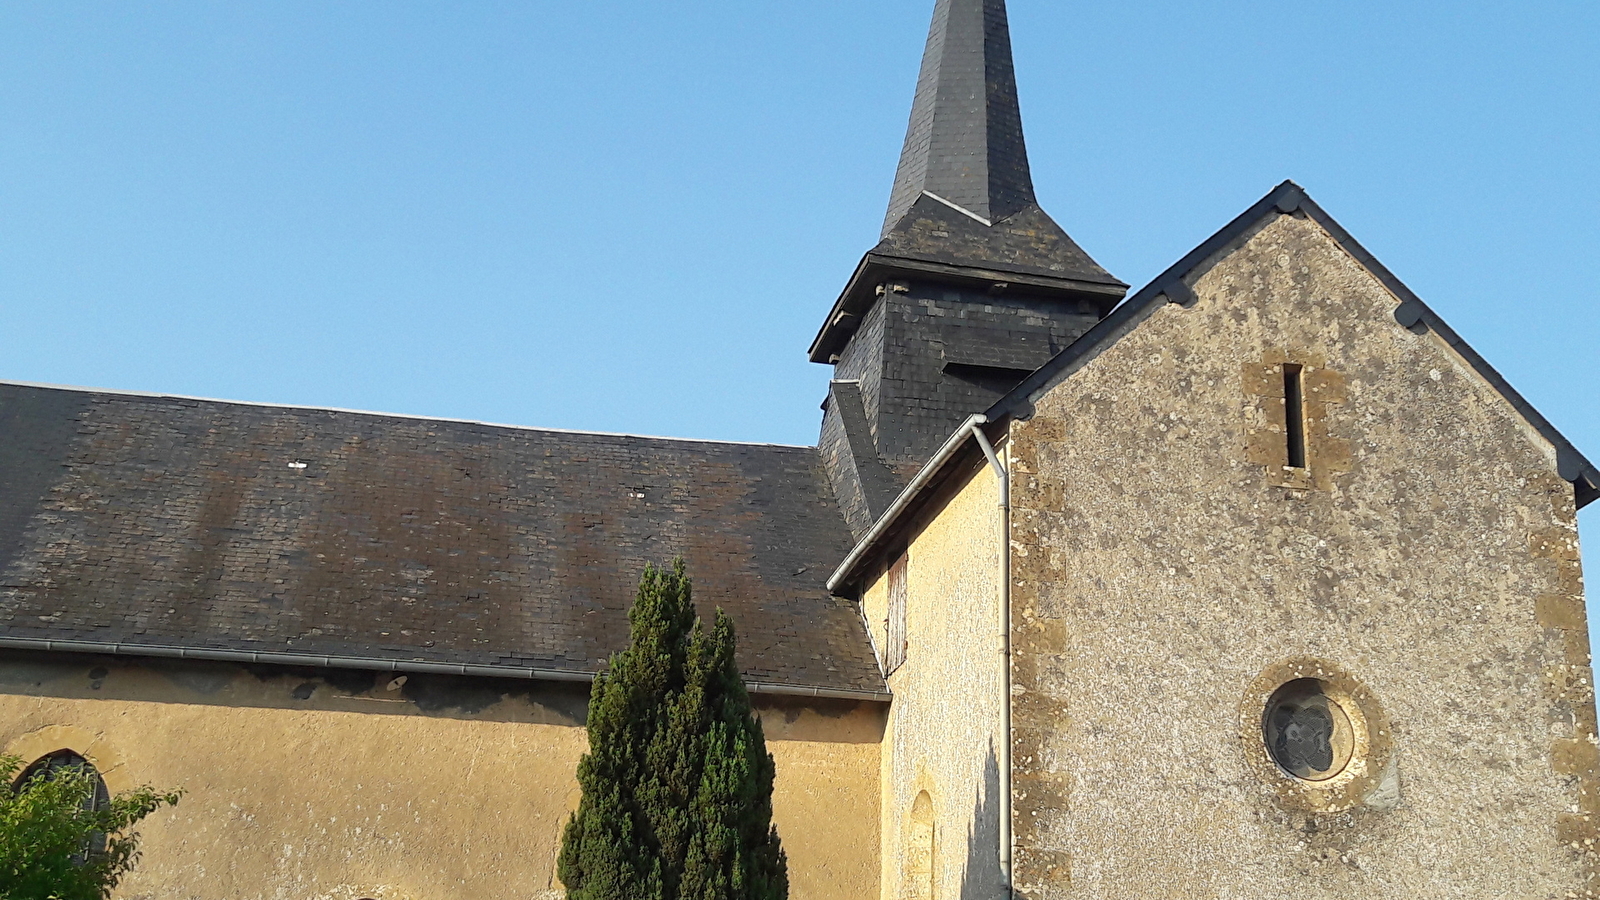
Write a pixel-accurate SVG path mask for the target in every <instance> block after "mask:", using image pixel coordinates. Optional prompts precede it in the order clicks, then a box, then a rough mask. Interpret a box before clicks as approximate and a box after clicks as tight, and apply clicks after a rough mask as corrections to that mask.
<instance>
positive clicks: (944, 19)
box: [883, 0, 1034, 237]
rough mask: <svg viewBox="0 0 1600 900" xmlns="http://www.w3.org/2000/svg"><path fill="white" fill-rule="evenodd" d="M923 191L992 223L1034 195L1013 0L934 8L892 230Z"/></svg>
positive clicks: (892, 205) (972, 0) (951, 1)
mask: <svg viewBox="0 0 1600 900" xmlns="http://www.w3.org/2000/svg"><path fill="white" fill-rule="evenodd" d="M925 193H926V194H932V195H934V196H935V197H937V198H938V199H940V200H942V201H944V202H945V203H947V204H949V205H951V206H953V207H955V208H958V209H960V210H961V211H963V212H966V213H967V214H969V215H971V216H972V217H974V218H976V219H979V220H982V221H985V222H988V223H993V222H994V221H996V220H998V219H1004V218H1008V217H1010V216H1013V215H1015V214H1017V213H1019V212H1021V211H1022V210H1023V209H1024V208H1025V207H1027V206H1028V205H1029V204H1031V203H1033V202H1034V196H1033V175H1032V173H1031V172H1029V170H1028V148H1027V145H1026V143H1025V142H1024V140H1023V137H1022V109H1021V106H1020V104H1019V103H1018V102H1017V77H1016V72H1015V70H1014V69H1013V66H1012V61H1011V32H1010V28H1009V25H1008V23H1007V20H1006V6H1005V0H939V3H938V6H937V7H936V8H935V9H934V13H933V27H932V28H931V29H930V30H929V32H928V48H927V51H926V52H925V53H924V55H923V57H922V74H921V75H920V76H919V77H918V79H917V96H916V100H915V101H914V102H913V104H912V107H911V125H910V127H909V128H907V130H906V144H905V149H904V150H902V151H901V153H900V167H899V170H898V171H897V172H896V173H895V179H894V193H893V195H892V196H891V197H890V200H889V214H888V216H887V217H886V218H885V220H884V223H883V236H884V237H888V236H889V233H890V232H891V231H893V230H894V227H895V226H896V225H898V224H900V220H901V219H903V218H905V215H906V213H908V212H910V211H911V207H912V206H913V205H914V204H915V203H916V202H917V200H918V198H920V197H921V196H922V195H923V194H925Z"/></svg>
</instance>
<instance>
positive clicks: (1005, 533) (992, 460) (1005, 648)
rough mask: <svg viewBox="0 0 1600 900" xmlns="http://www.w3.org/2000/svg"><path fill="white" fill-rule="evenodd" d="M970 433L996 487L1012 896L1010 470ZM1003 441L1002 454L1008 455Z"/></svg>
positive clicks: (1003, 779)
mask: <svg viewBox="0 0 1600 900" xmlns="http://www.w3.org/2000/svg"><path fill="white" fill-rule="evenodd" d="M969 427H970V428H971V430H972V436H973V437H974V438H976V439H977V441H978V446H980V447H982V448H983V455H984V456H987V457H988V458H989V466H990V468H992V469H994V476H995V479H996V481H997V482H998V484H999V487H1000V528H999V531H1000V534H999V537H1000V611H999V618H1000V621H999V631H1000V747H999V757H1000V759H999V766H1000V877H1001V879H1002V880H1003V882H1004V884H1003V887H1004V888H1005V893H1006V896H1008V897H1009V896H1013V895H1014V891H1013V890H1012V887H1011V864H1012V859H1011V843H1012V839H1011V473H1010V472H1009V471H1008V470H1007V469H1006V466H1005V464H1004V463H1002V462H1001V461H1000V456H999V455H998V454H996V453H995V451H994V445H993V444H990V443H989V437H988V435H985V434H984V433H983V422H981V421H974V422H973V423H972V424H971V425H970V426H969ZM1010 453H1011V451H1010V445H1009V444H1007V447H1006V455H1007V457H1008V458H1009V456H1010Z"/></svg>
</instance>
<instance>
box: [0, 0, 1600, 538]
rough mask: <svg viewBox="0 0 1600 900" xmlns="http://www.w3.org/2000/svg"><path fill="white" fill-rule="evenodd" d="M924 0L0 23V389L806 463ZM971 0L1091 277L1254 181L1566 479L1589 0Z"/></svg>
mask: <svg viewBox="0 0 1600 900" xmlns="http://www.w3.org/2000/svg"><path fill="white" fill-rule="evenodd" d="M932 5H933V4H932V0H878V2H870V3H864V2H861V0H851V2H845V0H809V2H806V3H799V4H797V3H776V2H766V0H738V2H733V0H726V2H724V0H700V2H696V3H691V4H663V3H647V2H640V0H588V2H585V3H579V4H572V3H554V2H545V0H522V2H516V3H498V2H476V3H462V2H452V3H442V2H441V3H429V2H403V0H402V2H393V0H390V2H383V3H378V2H344V3H337V4H329V3H310V2H295V0H275V2H272V3H265V2H254V3H252V2H227V3H222V2H162V0H153V2H146V3H140V4H106V3H80V2H70V0H66V2H64V0H49V2H35V0H8V2H6V3H5V4H3V5H0V122H4V123H5V124H4V127H3V128H0V335H3V336H4V343H3V345H0V346H3V348H4V352H3V353H0V378H5V379H13V380H27V381H43V382H55V383H68V384H80V385H92V386H100V387H115V388H125V389H133V390H148V391H161V392H170V393H183V394H194V395H201V396H212V397H228V398H236V399H246V400H259V401H271V402H283V403H295V404H313V405H328V406H341V407H356V408H364V409H381V410H389V411H396V412H405V413H417V414H427V415H441V416H452V417H461V418H473V419H483V420H489V421H497V422H514V423H520V424H529V425H545V426H551V427H561V428H576V429H595V430H608V431H633V432H644V433H653V434H669V435H684V436H695V437H713V438H728V439H738V440H760V441H777V442H785V443H810V442H812V441H813V440H814V436H815V430H816V426H817V423H818V416H819V413H818V410H817V403H818V402H819V401H820V399H821V397H822V394H823V390H824V384H825V380H826V377H827V370H826V369H824V368H823V367H820V366H814V365H811V364H809V363H807V362H806V361H805V354H804V351H805V348H806V346H807V345H808V343H809V341H810V338H811V337H812V335H813V334H814V333H815V330H816V328H817V326H818V325H819V324H820V322H821V319H822V317H823V315H824V313H825V312H826V311H827V309H828V306H829V304H830V303H831V301H832V300H833V299H834V297H835V296H836V295H837V292H838V290H839V288H840V287H841V286H842V285H843V283H844V281H845V279H846V277H847V276H848V275H849V273H850V271H851V269H852V267H853V266H854V265H855V263H856V261H857V260H858V259H859V257H860V255H861V253H862V252H864V251H865V250H866V249H867V248H869V247H870V246H871V245H872V243H873V242H874V240H875V238H876V235H877V229H878V227H879V225H880V224H881V218H882V215H883V209H884V206H885V204H886V201H887V198H888V191H889V183H890V179H891V177H892V175H893V170H894V164H895V159H896V155H897V153H898V151H899V147H900V141H901V138H902V137H903V135H904V130H905V122H906V116H907V113H908V111H909V108H910V102H911V94H912V89H913V85H914V81H915V77H916V68H917V62H918V59H919V56H920V53H921V50H922V42H923V39H924V37H925V35H926V29H927V22H928V17H929V14H930V12H931V8H932ZM1011 7H1012V8H1011V15H1012V26H1013V33H1014V37H1015V40H1016V53H1017V68H1018V73H1019V77H1020V79H1021V88H1022V95H1023V110H1024V118H1025V123H1026V126H1027V130H1028V138H1029V144H1030V149H1031V151H1032V156H1033V165H1034V172H1035V178H1036V180H1037V182H1038V191H1039V195H1040V198H1041V200H1042V202H1043V203H1044V205H1045V207H1046V208H1047V209H1048V210H1050V211H1051V212H1052V213H1053V214H1054V215H1055V217H1056V218H1057V220H1058V221H1060V222H1061V223H1062V224H1063V225H1064V226H1065V227H1066V228H1067V229H1068V230H1069V231H1070V232H1072V233H1073V235H1074V236H1076V237H1077V238H1078V239H1079V241H1080V242H1081V243H1082V244H1083V245H1084V246H1085V247H1086V248H1087V249H1088V250H1089V251H1090V252H1091V253H1092V254H1094V255H1095V257H1096V258H1098V259H1099V260H1100V262H1102V263H1103V264H1105V265H1106V266H1107V267H1108V268H1109V269H1110V270H1111V271H1112V272H1114V273H1115V274H1117V275H1119V276H1120V277H1121V278H1122V279H1123V280H1125V281H1128V282H1131V283H1133V284H1134V285H1136V286H1137V285H1140V284H1142V283H1143V282H1144V281H1146V280H1147V279H1149V278H1150V277H1152V276H1154V275H1155V274H1156V273H1158V272H1159V271H1161V270H1162V269H1163V268H1165V267H1166V266H1167V265H1169V264H1170V263H1172V262H1173V261H1175V260H1176V259H1177V258H1178V257H1180V256H1182V255H1183V253H1184V252H1186V251H1187V250H1188V249H1189V248H1191V247H1192V246H1194V245H1195V244H1196V243H1198V242H1199V241H1201V240H1202V239H1203V238H1205V237H1206V236H1207V235H1209V234H1210V233H1211V232H1212V231H1214V230H1215V229H1217V228H1218V227H1220V226H1221V225H1223V224H1224V223H1225V222H1227V221H1228V220H1229V219H1230V218H1231V217H1233V216H1234V215H1235V214H1237V213H1238V212H1239V211H1241V210H1242V209H1244V208H1245V207H1246V206H1248V205H1249V204H1250V203H1252V202H1253V201H1254V200H1255V199H1257V198H1258V197H1259V196H1261V195H1262V194H1263V193H1265V192H1266V191H1267V190H1269V189H1270V188H1271V187H1272V186H1273V185H1274V184H1276V183H1277V182H1278V181H1280V180H1282V179H1284V178H1291V177H1292V178H1294V179H1296V180H1297V181H1299V182H1300V183H1302V184H1303V185H1305V186H1306V187H1307V188H1308V189H1309V190H1310V191H1311V193H1312V195H1313V196H1315V197H1316V198H1317V199H1318V201H1319V202H1321V203H1322V205H1323V206H1324V207H1325V208H1327V209H1328V210H1329V211H1330V212H1331V213H1333V214H1334V215H1335V216H1336V217H1338V218H1339V219H1340V220H1341V221H1342V222H1343V223H1344V224H1345V225H1346V226H1347V227H1348V228H1349V229H1350V230H1351V231H1352V232H1353V233H1354V234H1355V235H1356V236H1357V237H1358V238H1359V239H1360V240H1361V241H1362V242H1363V243H1365V244H1366V245H1367V247H1368V248H1369V249H1371V250H1372V251H1373V252H1374V253H1376V254H1377V255H1378V256H1379V258H1380V259H1382V260H1384V261H1385V262H1386V263H1387V264H1388V265H1389V267H1390V268H1391V269H1393V270H1394V271H1395V272H1396V273H1397V274H1398V275H1399V276H1400V277H1401V278H1402V279H1403V280H1405V281H1406V282H1407V283H1408V284H1410V285H1411V287H1412V288H1413V289H1415V290H1416V291H1417V292H1418V293H1419V294H1420V295H1421V296H1422V297H1424V298H1425V299H1426V300H1428V301H1429V302H1430V303H1431V304H1432V305H1433V306H1434V307H1435V308H1436V309H1437V310H1438V311H1439V312H1440V313H1441V314H1442V315H1443V316H1445V318H1447V319H1448V320H1449V321H1450V322H1451V323H1452V324H1453V325H1454V326H1455V327H1456V329H1457V330H1458V331H1459V332H1461V333H1462V334H1463V335H1464V336H1465V337H1466V338H1467V339H1468V340H1469V341H1471V342H1472V343H1473V345H1474V346H1476V347H1477V348H1478V350H1479V351H1480V352H1482V353H1483V354H1484V355H1485V356H1486V357H1487V358H1488V359H1489V360H1490V361H1491V362H1492V363H1493V364H1494V365H1496V366H1497V367H1498V368H1499V369H1500V370H1501V371H1502V372H1503V373H1504V374H1506V375H1507V377H1508V378H1509V379H1510V380H1511V381H1512V383H1513V384H1515V385H1517V387H1518V388H1519V389H1521V390H1522V391H1523V392H1524V393H1525V394H1526V395H1527V396H1528V397H1529V398H1530V399H1531V400H1532V401H1533V402H1534V404H1535V405H1536V406H1538V407H1539V408H1540V409H1541V410H1542V411H1543V412H1544V413H1545V414H1546V415H1547V416H1548V417H1549V418H1550V419H1552V420H1553V421H1554V422H1555V423H1556V424H1557V425H1558V426H1559V427H1560V428H1562V429H1563V430H1564V431H1565V432H1566V433H1567V434H1568V435H1569V436H1570V437H1571V438H1572V439H1573V440H1574V441H1575V442H1577V443H1578V445H1579V446H1580V447H1581V448H1583V449H1585V450H1586V451H1587V452H1589V454H1590V455H1591V456H1595V457H1600V418H1597V416H1596V415H1595V413H1594V410H1593V405H1592V402H1593V399H1594V395H1595V389H1594V385H1595V384H1597V383H1600V362H1597V354H1596V353H1595V352H1594V350H1593V349H1592V348H1593V347H1594V346H1596V344H1597V341H1600V317H1597V316H1596V315H1595V313H1594V307H1595V304H1596V300H1597V299H1600V287H1597V286H1596V283H1595V281H1594V279H1593V278H1592V277H1591V275H1590V273H1589V271H1588V270H1589V268H1591V267H1592V265H1593V264H1594V262H1595V260H1596V259H1597V257H1600V224H1597V222H1596V217H1595V215H1594V212H1593V211H1594V210H1595V209H1596V208H1597V206H1600V176H1597V175H1596V174H1595V161H1596V160H1600V65H1597V63H1596V57H1595V55H1594V52H1593V48H1594V47H1595V46H1597V45H1600V4H1595V3H1593V2H1592V0H1572V2H1541V0H1531V2H1522V3H1518V4H1505V3H1499V2H1496V3H1488V2H1475V0H1458V2H1452V3H1449V4H1445V3H1438V2H1433V3H1420V2H1406V0H1385V2H1373V0H1348V2H1345V3H1342V4H1304V3H1300V4H1291V3H1282V2H1273V3H1266V2H1216V3H1207V4H1193V3H1177V2H1145V0H1120V2H1116V3H1111V2H1099V3H1088V2H1075V0H1012V4H1011ZM1596 506H1597V507H1600V504H1596ZM1597 515H1600V514H1597V513H1595V512H1594V511H1593V510H1591V511H1590V512H1588V513H1586V522H1587V525H1588V527H1590V528H1592V527H1593V526H1594V525H1595V524H1596V523H1600V518H1597ZM1590 557H1591V559H1592V558H1593V554H1592V553H1591V554H1590Z"/></svg>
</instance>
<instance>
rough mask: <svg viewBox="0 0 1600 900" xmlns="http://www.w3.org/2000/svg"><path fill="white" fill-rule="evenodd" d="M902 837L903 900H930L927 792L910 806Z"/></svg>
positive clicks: (931, 859)
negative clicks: (904, 878)
mask: <svg viewBox="0 0 1600 900" xmlns="http://www.w3.org/2000/svg"><path fill="white" fill-rule="evenodd" d="M908 824H909V825H910V827H909V828H908V829H907V834H906V858H905V866H906V884H905V896H906V900H934V882H935V880H936V878H937V876H936V875H935V866H934V861H935V854H936V848H935V840H934V824H933V798H932V797H929V796H928V792H927V791H923V792H922V793H920V794H918V795H917V799H916V802H914V803H912V804H911V821H910V822H909V823H908Z"/></svg>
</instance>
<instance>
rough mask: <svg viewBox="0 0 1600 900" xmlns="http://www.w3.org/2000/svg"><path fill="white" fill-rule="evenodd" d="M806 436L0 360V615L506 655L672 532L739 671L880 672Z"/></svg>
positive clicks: (603, 593)
mask: <svg viewBox="0 0 1600 900" xmlns="http://www.w3.org/2000/svg"><path fill="white" fill-rule="evenodd" d="M850 546H851V539H850V534H849V531H848V530H847V529H846V527H845V523H844V520H843V518H842V516H841V515H840V512H839V509H838V506H837V504H836V502H835V500H834V498H833V494H832V490H831V489H830V488H829V487H828V484H827V481H826V479H825V477H824V475H823V474H822V471H821V468H820V463H819V458H818V454H817V451H816V450H815V449H814V448H806V447H783V446H772V445H752V444H731V443H714V442H699V441H684V440H667V439H659V438H645V437H631V436H620V435H599V434H580V433H567V432H555V431H539V430H531V429H521V428H511V427H505V426H491V425H483V424H476V423H469V422H456V421H440V420H430V419H418V418H403V417H397V416H385V415H376V414H368V413H354V412H343V411H331V410H315V409H300V408H288V407H272V406H256V405H249V404H240V403H227V402H220V401H211V400H193V399H184V398H173V397H158V396H144V395H129V394H115V393H104V392H92V391H82V390H74V389H63V388H48V387H37V386H26V385H15V384H0V639H4V640H6V641H10V644H9V645H10V646H17V645H18V640H19V639H21V640H23V641H27V640H51V641H68V642H71V641H80V642H96V643H100V644H108V643H115V644H120V645H123V647H122V648H121V649H122V651H123V652H138V651H139V648H141V647H144V648H151V651H152V652H159V651H161V648H172V647H185V648H197V649H204V648H211V649H216V650H244V651H259V652H266V653H278V654H291V655H306V656H321V655H326V656H338V657H359V658H371V659H377V660H391V661H393V660H408V661H423V662H429V663H440V664H457V665H470V666H486V667H491V668H496V669H499V668H508V669H509V668H510V667H528V668H534V669H538V670H540V671H544V672H547V673H553V674H557V675H560V674H566V675H570V676H573V677H582V676H586V675H589V674H592V673H594V672H596V671H598V670H599V669H600V668H601V667H602V665H603V664H604V662H605V661H606V659H607V658H608V657H609V656H610V655H611V654H612V653H615V652H617V651H618V650H620V649H622V648H623V646H625V644H626V641H627V636H628V622H627V609H628V606H629V605H630V603H631V601H632V598H633V594H634V590H635V587H636V585H637V582H638V577H639V574H640V572H641V571H642V569H643V567H644V565H645V564H646V563H647V562H652V561H653V562H667V561H670V560H671V559H672V558H673V557H675V556H678V555H682V556H683V557H685V559H686V560H687V562H688V565H689V568H690V575H691V577H693V578H694V581H695V588H696V599H697V604H698V605H699V606H700V608H701V611H702V613H703V614H704V613H709V612H710V610H711V609H712V608H713V607H717V606H720V607H722V608H724V609H726V610H727V611H728V612H729V613H730V615H732V616H733V617H734V619H735V621H736V624H737V625H738V628H739V637H740V646H739V653H740V663H741V665H742V667H743V669H744V672H745V674H746V677H747V678H748V679H750V680H751V681H754V682H758V683H761V684H766V685H774V686H777V687H780V688H791V689H816V690H820V691H823V692H833V693H839V694H842V695H849V694H861V695H863V696H881V695H882V694H883V692H884V691H885V686H884V681H883V678H882V675H881V674H880V672H879V669H878V666H877V663H876V661H875V660H874V657H873V652H872V648H871V645H870V641H869V638H868V637H867V635H866V633H865V628H864V625H863V623H862V620H861V617H860V615H859V613H858V612H857V611H856V609H855V607H854V605H853V604H852V603H850V602H848V601H845V600H840V599H837V598H833V597H830V596H829V594H828V591H827V589H826V588H825V586H824V583H825V580H826V578H827V575H828V572H829V570H830V569H831V568H832V567H833V566H834V565H836V564H837V563H838V561H839V560H840V559H842V558H843V557H844V555H845V554H846V552H847V551H848V550H849V549H850Z"/></svg>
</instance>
